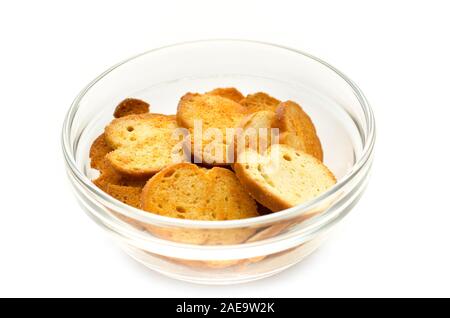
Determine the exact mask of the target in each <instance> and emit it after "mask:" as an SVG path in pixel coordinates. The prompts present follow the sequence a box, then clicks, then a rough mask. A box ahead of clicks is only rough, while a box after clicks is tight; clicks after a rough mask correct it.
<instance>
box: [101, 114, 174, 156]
mask: <svg viewBox="0 0 450 318" xmlns="http://www.w3.org/2000/svg"><path fill="white" fill-rule="evenodd" d="M176 128H178V126H177V123H176V118H175V116H172V115H162V114H138V115H128V116H125V117H121V118H117V119H114V120H113V121H112V122H111V123H110V124H109V125H108V126H106V127H105V140H106V143H107V144H108V145H109V146H110V147H111V148H113V149H117V148H119V147H124V146H130V145H135V144H138V143H140V142H142V141H145V140H146V139H147V138H149V137H153V136H155V135H159V134H160V132H161V130H173V129H176Z"/></svg>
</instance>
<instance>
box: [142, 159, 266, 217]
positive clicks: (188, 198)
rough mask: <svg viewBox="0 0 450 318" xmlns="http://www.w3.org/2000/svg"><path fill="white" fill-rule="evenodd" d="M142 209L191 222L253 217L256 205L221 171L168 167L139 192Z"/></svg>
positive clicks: (229, 174) (228, 173) (181, 165)
mask: <svg viewBox="0 0 450 318" xmlns="http://www.w3.org/2000/svg"><path fill="white" fill-rule="evenodd" d="M142 209H143V210H145V211H149V212H152V213H156V214H160V215H165V216H170V217H175V218H183V219H192V220H210V221H214V220H233V219H242V218H247V217H253V216H257V215H258V213H257V210H256V204H255V202H254V201H253V199H252V198H251V197H250V196H249V195H248V193H247V191H245V190H244V188H243V187H242V185H241V184H240V183H239V181H238V180H237V178H236V176H235V174H234V173H233V172H232V171H230V170H228V169H224V168H218V167H215V168H212V169H210V170H206V169H202V168H199V167H197V166H196V165H194V164H191V163H179V164H175V165H171V166H169V167H167V168H165V169H163V170H162V171H160V172H159V173H157V174H156V175H155V176H154V177H153V178H151V179H150V180H149V181H148V182H147V184H146V185H145V187H144V190H143V192H142Z"/></svg>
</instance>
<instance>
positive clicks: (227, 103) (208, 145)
mask: <svg viewBox="0 0 450 318" xmlns="http://www.w3.org/2000/svg"><path fill="white" fill-rule="evenodd" d="M244 116H245V108H244V107H243V106H242V105H240V104H239V103H236V102H234V101H233V100H231V99H228V98H224V97H221V96H217V95H212V94H208V93H207V94H192V93H188V94H186V95H184V96H183V97H182V98H181V100H180V102H179V104H178V111H177V123H178V125H179V126H181V127H184V128H187V129H188V130H189V132H190V134H191V151H192V153H193V155H194V157H195V158H197V161H200V162H203V163H206V164H210V165H227V164H229V163H230V162H229V161H230V160H229V158H228V154H229V153H230V144H232V143H233V132H232V131H231V138H230V139H231V140H227V129H235V128H236V127H237V126H238V125H239V123H240V121H241V120H242V118H243V117H244ZM197 122H198V124H196V123H197ZM197 125H198V126H199V127H201V129H202V133H201V136H197V135H198V133H195V132H194V128H195V127H196V126H197ZM228 133H230V131H229V130H228ZM196 138H198V140H195V139H196ZM200 138H201V140H200ZM199 143H201V147H200V146H199V145H198V144H199ZM195 144H197V147H196V146H195ZM218 151H220V152H221V154H219V153H218ZM197 161H196V162H197Z"/></svg>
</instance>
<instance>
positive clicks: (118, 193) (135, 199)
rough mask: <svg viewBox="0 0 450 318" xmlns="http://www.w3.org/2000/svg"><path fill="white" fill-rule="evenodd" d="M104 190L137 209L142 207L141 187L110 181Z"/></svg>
mask: <svg viewBox="0 0 450 318" xmlns="http://www.w3.org/2000/svg"><path fill="white" fill-rule="evenodd" d="M104 191H105V192H106V193H108V194H109V195H110V196H112V197H114V198H115V199H117V200H119V201H122V202H123V203H125V204H128V205H131V206H132V207H135V208H137V209H140V207H141V193H142V188H141V187H131V186H121V185H116V184H111V183H108V184H107V186H106V188H105V190H104Z"/></svg>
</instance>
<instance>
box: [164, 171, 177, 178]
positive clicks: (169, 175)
mask: <svg viewBox="0 0 450 318" xmlns="http://www.w3.org/2000/svg"><path fill="white" fill-rule="evenodd" d="M174 173H175V171H174V170H169V171H167V172H166V173H165V174H164V178H169V177H171V176H172V175H173V174H174Z"/></svg>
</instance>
